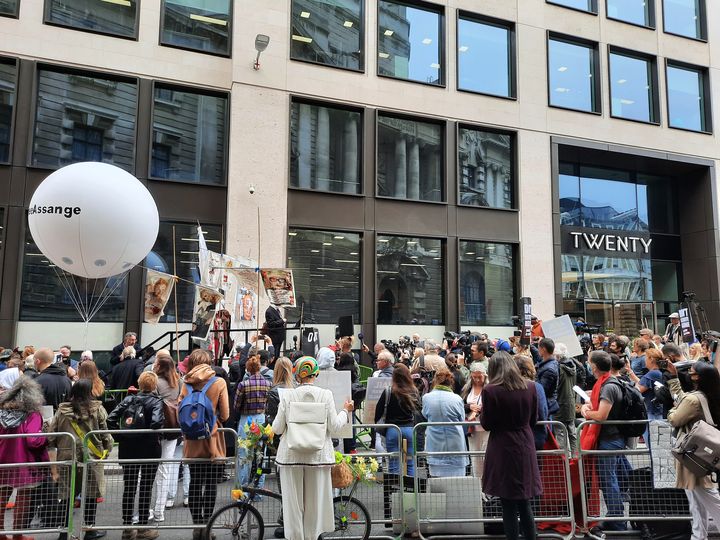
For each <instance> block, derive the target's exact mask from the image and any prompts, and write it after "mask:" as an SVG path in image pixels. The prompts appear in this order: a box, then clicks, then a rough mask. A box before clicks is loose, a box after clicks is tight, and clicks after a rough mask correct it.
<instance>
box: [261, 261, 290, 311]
mask: <svg viewBox="0 0 720 540" xmlns="http://www.w3.org/2000/svg"><path fill="white" fill-rule="evenodd" d="M260 274H261V275H262V281H263V285H264V286H265V293H266V294H267V296H268V299H269V300H270V303H271V304H272V305H273V306H276V307H296V306H297V304H296V302H295V282H294V280H293V273H292V270H288V269H284V268H264V269H262V270H260Z"/></svg>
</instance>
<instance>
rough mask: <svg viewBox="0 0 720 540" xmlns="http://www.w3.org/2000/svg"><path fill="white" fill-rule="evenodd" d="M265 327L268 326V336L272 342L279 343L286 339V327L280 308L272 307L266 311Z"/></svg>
mask: <svg viewBox="0 0 720 540" xmlns="http://www.w3.org/2000/svg"><path fill="white" fill-rule="evenodd" d="M265 325H266V326H267V335H268V336H270V339H271V340H273V341H279V340H280V339H284V338H285V328H286V325H285V321H284V320H283V318H282V317H281V316H280V310H278V308H276V307H273V306H270V307H268V308H267V309H266V310H265Z"/></svg>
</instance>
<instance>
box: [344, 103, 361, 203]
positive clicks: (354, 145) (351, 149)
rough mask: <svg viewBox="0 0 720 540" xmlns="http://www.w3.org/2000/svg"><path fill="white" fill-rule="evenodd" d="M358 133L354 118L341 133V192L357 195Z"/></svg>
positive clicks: (346, 123)
mask: <svg viewBox="0 0 720 540" xmlns="http://www.w3.org/2000/svg"><path fill="white" fill-rule="evenodd" d="M357 135H358V133H357V120H356V119H355V117H354V116H351V117H350V118H348V121H347V122H345V132H344V133H343V150H344V156H343V192H345V193H357V192H358V189H357V182H358V166H357V163H358V136H357Z"/></svg>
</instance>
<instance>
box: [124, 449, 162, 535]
mask: <svg viewBox="0 0 720 540" xmlns="http://www.w3.org/2000/svg"><path fill="white" fill-rule="evenodd" d="M157 468H158V464H157V463H142V464H139V463H129V464H127V465H125V464H123V466H122V469H123V496H122V520H123V525H130V524H131V523H132V515H133V510H134V509H135V493H136V492H137V491H138V487H139V492H140V494H139V495H138V516H139V518H140V521H139V524H140V525H147V522H148V516H149V513H150V498H151V497H152V487H153V481H154V480H155V473H156V472H157ZM138 475H139V476H140V482H139V486H138Z"/></svg>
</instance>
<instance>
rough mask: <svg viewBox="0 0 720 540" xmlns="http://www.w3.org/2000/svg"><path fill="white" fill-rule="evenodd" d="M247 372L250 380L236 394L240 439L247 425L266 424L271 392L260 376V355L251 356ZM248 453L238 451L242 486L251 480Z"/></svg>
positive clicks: (264, 379)
mask: <svg viewBox="0 0 720 540" xmlns="http://www.w3.org/2000/svg"><path fill="white" fill-rule="evenodd" d="M246 371H247V374H248V375H249V378H248V379H245V380H244V381H243V382H241V383H240V384H238V386H237V390H236V392H235V402H234V404H233V409H234V411H235V414H236V415H237V417H238V425H237V433H238V437H239V438H240V439H245V438H246V436H247V435H246V434H245V425H246V424H252V423H253V422H255V423H257V424H262V423H264V422H265V405H266V403H267V394H268V392H269V391H270V386H271V383H270V382H269V381H268V380H267V379H266V378H265V377H263V376H262V375H261V374H260V359H259V357H258V355H254V356H251V357H250V359H249V360H248V361H247V365H246ZM246 453H247V451H246V450H245V449H244V448H240V449H238V458H241V463H240V464H239V467H240V470H239V471H238V479H239V481H240V485H241V486H245V485H247V484H248V482H249V480H250V465H251V463H250V461H251V459H247V457H248V456H247V455H246ZM264 476H265V475H263V476H262V477H261V478H260V483H259V484H258V487H263V486H264V484H265V482H264V480H265V478H264Z"/></svg>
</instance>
